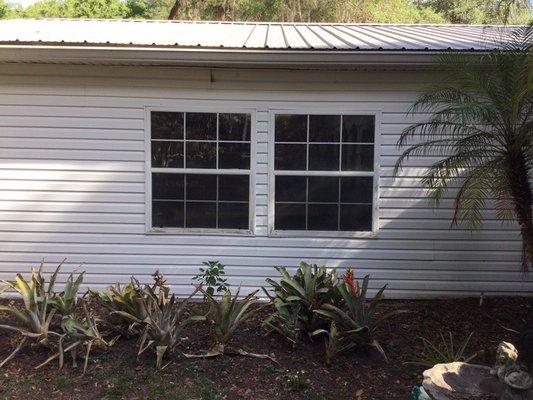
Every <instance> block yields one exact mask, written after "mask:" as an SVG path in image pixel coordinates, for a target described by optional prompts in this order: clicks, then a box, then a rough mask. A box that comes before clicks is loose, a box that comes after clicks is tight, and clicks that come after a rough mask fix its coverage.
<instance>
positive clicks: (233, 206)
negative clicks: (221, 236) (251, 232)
mask: <svg viewBox="0 0 533 400" xmlns="http://www.w3.org/2000/svg"><path fill="white" fill-rule="evenodd" d="M248 218H249V215H248V203H246V204H243V203H219V204H218V227H219V228H221V229H248V228H249V223H248Z"/></svg>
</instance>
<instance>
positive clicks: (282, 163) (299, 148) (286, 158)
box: [274, 144, 307, 171]
mask: <svg viewBox="0 0 533 400" xmlns="http://www.w3.org/2000/svg"><path fill="white" fill-rule="evenodd" d="M306 159H307V148H306V145H305V144H276V155H275V163H274V164H275V166H274V167H275V168H276V169H278V170H299V171H305V168H306V163H307V160H306Z"/></svg>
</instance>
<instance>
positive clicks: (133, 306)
mask: <svg viewBox="0 0 533 400" xmlns="http://www.w3.org/2000/svg"><path fill="white" fill-rule="evenodd" d="M153 290H156V288H155V286H153V287H152V291H153ZM89 293H90V294H91V297H92V298H93V299H94V300H96V302H97V303H98V304H100V305H101V306H103V307H104V308H106V309H107V310H108V311H109V313H108V315H106V317H105V321H106V323H107V325H108V326H109V327H110V328H111V329H112V330H114V331H115V332H118V333H120V335H121V336H124V337H135V336H139V335H140V334H141V331H142V328H143V327H142V323H140V322H138V321H144V320H145V319H146V317H147V316H148V315H147V312H146V308H145V302H144V301H143V299H144V298H145V297H146V291H145V290H143V288H142V287H141V285H140V283H139V281H138V280H137V279H135V278H134V277H131V282H130V283H129V284H128V285H125V286H122V285H120V284H116V285H115V286H110V287H109V288H108V289H107V290H105V291H102V292H94V291H90V292H89Z"/></svg>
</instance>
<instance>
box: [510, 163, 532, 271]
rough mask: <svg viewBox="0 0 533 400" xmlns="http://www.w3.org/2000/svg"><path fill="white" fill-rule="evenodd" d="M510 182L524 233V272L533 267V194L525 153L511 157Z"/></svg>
mask: <svg viewBox="0 0 533 400" xmlns="http://www.w3.org/2000/svg"><path fill="white" fill-rule="evenodd" d="M510 158H512V160H509V164H510V166H511V168H510V171H509V183H510V186H511V187H510V189H511V194H512V196H513V202H514V207H515V213H516V219H517V221H518V224H519V225H520V233H521V235H522V272H524V273H527V272H528V270H529V269H530V268H533V212H532V206H533V196H532V194H531V185H530V182H529V175H528V170H527V167H526V162H525V159H524V156H523V154H520V155H519V156H518V157H510Z"/></svg>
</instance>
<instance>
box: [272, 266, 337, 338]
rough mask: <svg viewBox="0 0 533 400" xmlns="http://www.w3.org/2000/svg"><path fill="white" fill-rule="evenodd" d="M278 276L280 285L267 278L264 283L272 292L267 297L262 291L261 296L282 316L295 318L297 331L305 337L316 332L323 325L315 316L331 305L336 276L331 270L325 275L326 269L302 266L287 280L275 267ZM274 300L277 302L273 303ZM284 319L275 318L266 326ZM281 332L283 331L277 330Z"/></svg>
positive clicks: (279, 268)
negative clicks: (269, 299) (270, 301)
mask: <svg viewBox="0 0 533 400" xmlns="http://www.w3.org/2000/svg"><path fill="white" fill-rule="evenodd" d="M276 269H277V270H278V272H279V273H280V274H281V281H279V282H276V281H274V280H273V279H270V278H268V279H267V280H266V281H267V283H268V284H270V286H271V288H272V290H273V294H274V295H273V296H271V295H270V294H269V293H268V292H267V291H266V290H265V293H267V295H268V296H269V297H271V299H272V300H273V302H274V305H275V306H276V308H277V309H281V310H282V312H283V313H284V314H285V315H291V316H294V315H295V314H297V315H298V323H297V324H298V329H299V330H301V331H302V332H305V333H307V334H311V333H312V332H314V331H315V330H316V329H319V328H322V327H323V326H324V321H323V320H322V319H321V318H320V317H319V315H318V314H316V313H315V311H316V310H318V309H319V308H321V307H322V306H323V305H324V304H330V303H332V302H333V300H334V298H335V296H336V289H335V285H336V283H337V275H336V273H335V270H333V271H331V272H328V270H327V269H326V267H319V266H317V265H310V264H307V263H305V262H302V263H301V264H300V267H299V268H298V270H297V271H296V273H295V274H294V276H291V275H290V274H289V273H288V272H287V269H286V268H285V267H277V268H276ZM276 299H277V300H276ZM285 319H286V316H284V315H283V314H279V317H274V318H273V319H272V320H271V321H270V323H271V324H277V326H278V327H280V328H281V325H279V323H280V322H281V323H283V321H284V320H285ZM281 329H283V328H281Z"/></svg>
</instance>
